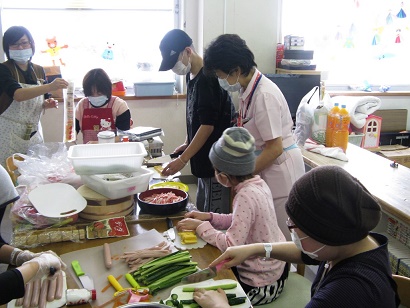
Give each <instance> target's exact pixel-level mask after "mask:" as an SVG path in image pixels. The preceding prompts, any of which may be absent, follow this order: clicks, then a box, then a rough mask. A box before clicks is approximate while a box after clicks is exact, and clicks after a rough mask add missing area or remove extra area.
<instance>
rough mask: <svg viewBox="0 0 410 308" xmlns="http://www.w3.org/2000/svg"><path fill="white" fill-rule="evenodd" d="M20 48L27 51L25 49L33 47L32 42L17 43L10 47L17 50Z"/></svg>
mask: <svg viewBox="0 0 410 308" xmlns="http://www.w3.org/2000/svg"><path fill="white" fill-rule="evenodd" d="M20 46H21V47H23V48H24V49H25V48H28V47H30V46H31V42H29V41H24V42H20V43H16V44H11V45H10V48H13V49H17V48H19V47H20Z"/></svg>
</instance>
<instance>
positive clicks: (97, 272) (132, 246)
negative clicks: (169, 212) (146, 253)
mask: <svg viewBox="0 0 410 308" xmlns="http://www.w3.org/2000/svg"><path fill="white" fill-rule="evenodd" d="M163 241H166V239H165V238H164V237H163V236H162V234H160V233H159V232H158V231H156V230H155V229H152V230H150V231H148V232H145V233H142V234H139V235H137V236H133V237H130V238H127V239H124V240H121V241H118V242H114V243H110V249H111V256H112V259H113V260H112V267H111V268H110V269H107V268H106V267H105V263H104V248H103V246H102V245H101V246H99V247H93V248H87V249H82V250H76V251H73V252H70V253H66V254H63V255H61V256H60V257H61V259H62V260H63V261H64V262H65V263H66V264H67V270H66V272H67V274H68V275H71V276H72V277H73V279H74V280H75V281H76V282H77V285H78V287H81V283H80V281H79V280H78V278H77V277H76V276H75V274H74V271H73V269H72V267H71V261H73V260H78V261H79V262H80V265H81V268H82V270H83V271H84V272H85V273H86V274H87V275H88V276H91V277H92V278H93V280H94V286H95V289H96V291H97V299H96V300H95V301H93V302H91V305H92V306H93V307H96V306H99V305H101V304H103V303H105V302H107V301H109V300H110V299H112V296H113V294H114V292H115V289H114V288H113V287H111V286H109V287H108V288H107V286H108V285H110V284H109V282H108V280H107V276H108V275H113V276H114V277H118V276H120V275H122V277H121V278H120V279H118V282H119V283H120V284H121V286H122V287H123V288H128V287H130V285H129V283H128V282H127V281H126V279H125V277H124V275H125V274H126V273H128V265H127V264H126V262H124V261H123V260H122V259H119V256H121V255H122V254H123V253H124V252H126V251H135V250H138V249H144V248H149V247H152V246H155V245H158V244H159V243H161V242H163ZM104 289H106V290H105V292H103V290H104ZM107 307H109V306H107Z"/></svg>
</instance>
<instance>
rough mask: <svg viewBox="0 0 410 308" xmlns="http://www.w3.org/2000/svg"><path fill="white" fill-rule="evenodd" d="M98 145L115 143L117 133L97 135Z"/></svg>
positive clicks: (107, 132) (104, 132) (109, 132)
mask: <svg viewBox="0 0 410 308" xmlns="http://www.w3.org/2000/svg"><path fill="white" fill-rule="evenodd" d="M97 137H98V143H114V142H115V133H114V132H112V131H110V130H105V131H102V132H99V133H98V134H97Z"/></svg>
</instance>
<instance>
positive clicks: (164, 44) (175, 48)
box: [159, 29, 192, 71]
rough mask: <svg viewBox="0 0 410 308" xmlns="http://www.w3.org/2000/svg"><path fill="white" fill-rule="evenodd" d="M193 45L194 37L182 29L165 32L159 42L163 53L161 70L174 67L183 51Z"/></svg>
mask: <svg viewBox="0 0 410 308" xmlns="http://www.w3.org/2000/svg"><path fill="white" fill-rule="evenodd" d="M191 45H192V39H191V38H190V37H189V36H188V34H186V33H185V32H184V31H182V30H180V29H173V30H171V31H169V32H168V33H167V34H165V36H164V38H163V39H162V41H161V43H160V44H159V49H160V50H161V54H162V62H161V66H160V67H159V70H160V71H168V70H170V69H172V68H173V67H174V66H175V63H177V61H178V57H179V54H180V53H181V51H183V50H184V49H185V47H188V46H191Z"/></svg>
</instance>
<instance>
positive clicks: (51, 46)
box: [41, 36, 68, 66]
mask: <svg viewBox="0 0 410 308" xmlns="http://www.w3.org/2000/svg"><path fill="white" fill-rule="evenodd" d="M46 42H47V46H48V49H47V50H42V51H41V52H42V53H49V54H50V56H51V60H52V61H53V66H55V65H56V59H58V60H59V61H60V63H61V65H64V66H65V63H64V62H63V60H62V59H61V56H60V50H61V49H63V48H68V45H63V46H58V44H57V39H56V37H55V36H53V37H52V38H48V39H46Z"/></svg>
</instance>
